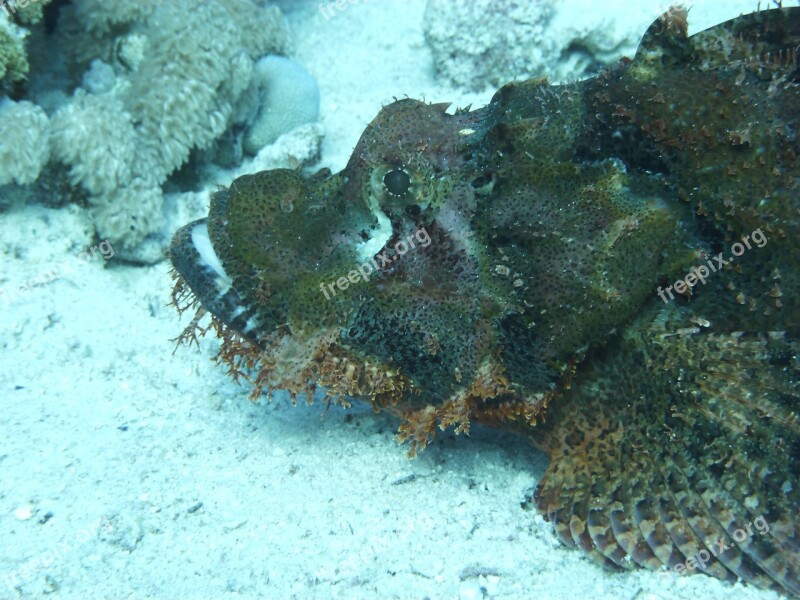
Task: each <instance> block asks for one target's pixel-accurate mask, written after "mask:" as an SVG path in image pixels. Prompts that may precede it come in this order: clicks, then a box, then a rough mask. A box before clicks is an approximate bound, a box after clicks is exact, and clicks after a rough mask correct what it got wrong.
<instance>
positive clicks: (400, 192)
mask: <svg viewBox="0 0 800 600" xmlns="http://www.w3.org/2000/svg"><path fill="white" fill-rule="evenodd" d="M383 185H385V186H386V190H387V191H388V192H389V193H390V194H391V195H392V196H405V195H406V193H407V192H408V190H409V188H410V187H411V177H409V175H408V173H406V171H405V170H404V169H403V168H402V167H401V168H398V169H392V170H391V171H389V172H388V173H386V175H384V176H383Z"/></svg>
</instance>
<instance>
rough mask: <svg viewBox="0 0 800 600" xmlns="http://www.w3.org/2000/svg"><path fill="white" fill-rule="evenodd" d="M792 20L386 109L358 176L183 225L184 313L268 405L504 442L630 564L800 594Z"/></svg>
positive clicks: (747, 23)
mask: <svg viewBox="0 0 800 600" xmlns="http://www.w3.org/2000/svg"><path fill="white" fill-rule="evenodd" d="M799 57H800V8H779V9H775V10H769V11H762V12H758V13H754V14H751V15H747V16H743V17H740V18H737V19H733V20H731V21H728V22H726V23H723V24H721V25H718V26H716V27H713V28H711V29H708V30H706V31H703V32H701V33H698V34H696V35H693V36H692V37H688V36H687V28H686V12H685V11H684V10H683V9H679V8H674V9H671V10H670V11H669V12H667V13H666V14H664V15H663V16H662V17H661V18H659V19H658V20H657V21H656V22H655V23H654V24H653V25H652V26H651V27H650V28H649V29H648V31H647V32H646V34H645V36H644V38H643V40H642V42H641V45H640V47H639V49H638V51H637V53H636V55H635V57H634V58H633V59H632V60H631V59H626V60H623V61H621V62H620V63H619V64H617V65H616V66H614V67H612V68H609V69H607V70H605V71H603V72H602V73H600V74H599V75H598V76H596V77H594V78H592V79H589V80H586V81H581V82H576V83H570V84H566V85H549V84H548V83H547V82H546V81H544V80H542V79H533V80H528V81H520V82H513V83H509V84H508V85H506V86H504V87H502V88H501V89H500V90H498V91H497V93H496V94H495V95H494V97H493V99H492V101H491V103H490V104H489V105H488V106H486V107H484V108H480V109H478V110H469V109H461V110H456V111H452V112H450V113H449V112H448V111H447V108H448V105H447V104H426V103H424V102H419V101H417V100H411V99H405V100H400V101H397V102H394V103H393V104H390V105H389V106H386V107H384V108H383V109H382V110H381V111H380V112H379V113H378V115H377V117H375V119H374V120H373V121H372V123H370V125H369V126H368V127H367V129H366V130H365V131H364V133H363V135H362V136H361V139H360V141H359V142H358V145H357V146H356V148H355V150H354V152H353V155H352V157H351V158H350V161H349V162H348V164H347V166H346V167H345V169H344V170H343V171H341V172H340V173H337V174H332V173H331V172H330V171H329V170H322V171H319V172H318V173H316V174H315V175H313V176H310V177H306V176H303V175H302V174H301V173H299V172H296V171H291V170H274V171H266V172H261V173H256V174H254V175H247V176H244V177H240V178H239V179H236V180H235V181H234V182H233V183H232V184H231V186H230V188H227V189H221V190H220V191H217V192H216V193H214V194H213V196H212V198H211V206H210V210H209V214H208V217H207V218H205V219H202V220H200V221H196V222H194V223H191V224H189V225H187V226H185V227H184V228H182V229H181V230H179V231H178V232H177V233H176V234H175V237H174V239H173V242H172V247H171V259H172V263H173V265H174V267H175V271H176V286H175V289H174V292H173V299H174V302H175V304H176V306H177V307H178V308H179V309H181V310H184V309H186V308H188V307H199V310H198V313H197V316H196V317H195V319H194V320H193V321H192V324H191V325H190V326H189V327H188V328H187V330H186V331H185V332H184V334H183V335H182V336H181V338H180V339H181V340H183V341H191V340H192V339H195V336H196V335H197V334H198V332H201V331H202V332H204V331H205V330H207V329H208V327H206V328H205V329H203V328H201V326H200V320H201V318H202V317H203V315H204V314H207V313H210V315H211V325H210V326H209V327H213V328H214V330H215V332H216V333H217V335H218V336H219V337H220V338H221V348H220V351H219V360H220V361H221V362H223V363H226V364H227V365H228V366H229V368H230V371H231V373H232V374H233V375H234V376H235V377H244V378H246V379H247V380H249V381H250V382H252V384H253V385H254V392H253V393H254V397H257V396H259V395H260V394H262V393H268V392H271V391H275V390H286V391H288V393H289V394H290V395H291V397H292V398H298V397H305V398H306V399H309V400H310V399H311V398H312V397H313V396H314V394H315V392H316V391H319V392H320V394H323V393H324V395H325V401H326V402H331V401H333V402H339V403H341V404H344V405H347V404H348V401H349V399H351V398H357V399H361V400H364V401H366V402H369V403H370V404H371V405H372V407H373V408H374V409H375V410H376V411H380V410H386V411H389V412H391V413H392V414H395V415H397V416H398V417H399V418H400V420H401V423H400V426H399V433H398V436H397V437H398V439H400V440H405V441H408V442H409V443H410V446H409V447H410V453H411V454H412V455H413V454H414V453H415V452H416V451H418V450H419V449H421V448H423V447H424V446H425V445H426V444H427V443H428V442H429V441H430V440H431V438H432V437H433V436H434V435H435V433H436V430H437V429H446V428H451V427H452V428H454V429H455V431H456V432H468V431H469V428H470V425H471V424H473V423H485V424H489V425H495V426H500V427H505V428H510V429H512V430H515V431H517V432H519V433H520V434H522V435H524V436H526V437H527V438H528V439H530V440H531V441H532V442H533V443H534V444H536V445H537V446H539V447H540V448H543V449H544V450H545V451H546V452H547V453H548V454H549V456H550V466H549V469H548V470H547V472H546V474H545V475H544V477H543V478H542V480H541V481H540V482H539V484H538V487H537V490H536V494H535V503H536V505H537V506H538V508H539V510H541V512H542V513H543V514H544V515H545V516H546V518H547V519H548V520H549V521H551V522H552V523H553V524H554V526H555V532H556V534H557V536H558V537H559V538H560V539H561V540H562V541H563V542H564V543H565V544H566V545H568V546H573V547H577V548H580V549H581V550H583V551H584V552H586V553H588V554H589V555H590V556H591V557H592V558H594V559H596V560H597V561H599V562H600V563H603V564H605V565H607V566H609V567H612V568H622V569H628V568H631V567H632V566H634V565H641V566H643V567H647V568H650V569H664V568H666V569H672V570H674V571H676V572H686V573H688V572H692V571H700V572H705V573H707V574H709V575H713V576H715V577H719V578H721V579H724V580H727V581H734V580H736V579H737V578H740V579H742V580H745V581H747V582H751V583H752V584H755V585H757V586H761V587H765V588H772V589H775V590H778V591H779V592H781V593H784V594H789V595H798V594H800V418H799V417H798V413H800V354H798V352H800V337H799V336H800V327H799V325H800V296H799V295H798V289H800V287H799V286H800V256H799V255H798V250H800V162H798V156H799V155H800V122H799V120H800V87H798V86H800V63H799V62H798V58H799Z"/></svg>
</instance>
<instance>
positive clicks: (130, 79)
mask: <svg viewBox="0 0 800 600" xmlns="http://www.w3.org/2000/svg"><path fill="white" fill-rule="evenodd" d="M81 24H85V26H81ZM60 36H61V42H62V45H63V46H64V47H66V48H70V52H71V54H70V57H71V61H72V65H73V68H74V69H77V70H78V71H81V70H82V69H85V68H86V67H89V70H88V71H87V73H86V74H85V75H84V77H83V81H84V87H82V88H78V89H77V90H76V91H75V92H74V95H73V98H72V102H71V103H70V104H68V105H67V106H65V107H64V108H63V109H62V110H60V111H59V112H58V113H57V114H56V115H55V117H54V118H53V146H54V155H55V157H56V158H57V159H58V160H59V161H61V162H62V163H64V164H65V165H67V166H68V167H69V173H70V177H71V179H72V181H73V183H75V184H77V185H81V186H83V187H84V188H85V189H86V191H88V192H89V203H90V206H91V209H92V211H93V214H94V217H95V222H96V226H97V230H98V234H99V235H100V236H101V237H103V238H109V239H111V240H112V241H113V242H114V243H115V247H118V248H119V252H120V254H121V255H124V256H126V257H127V258H129V259H134V260H143V261H146V262H151V261H153V260H158V259H159V258H160V252H157V251H156V248H157V247H158V244H157V243H156V244H153V243H152V242H153V240H149V242H148V244H146V245H145V246H142V242H143V241H144V240H146V239H147V238H148V237H155V238H157V239H161V240H162V242H163V240H164V236H165V235H166V233H167V232H166V231H165V229H164V223H163V196H162V190H161V186H162V185H163V184H164V182H165V181H166V180H167V178H168V177H169V176H170V174H172V173H173V172H174V171H175V170H176V169H177V168H179V167H181V166H182V165H183V164H184V163H186V161H187V160H188V159H189V157H190V153H191V152H193V151H202V150H205V149H208V148H209V147H210V146H211V145H212V144H213V143H214V142H215V141H216V140H217V139H218V138H220V137H221V136H222V135H223V134H224V133H225V132H226V131H227V130H228V129H229V128H230V127H231V126H232V124H233V122H234V120H235V113H236V111H237V110H241V106H240V100H241V97H242V96H243V93H244V92H245V90H247V88H248V87H249V86H250V83H251V78H252V74H253V63H254V61H255V60H256V59H258V58H259V57H260V56H262V55H264V54H268V53H271V52H281V51H285V50H286V48H287V44H288V41H287V32H286V29H285V25H284V23H283V21H282V17H281V15H280V12H279V11H278V10H277V9H276V8H272V9H262V8H259V7H258V6H256V5H255V4H254V3H252V2H250V1H249V0H236V1H233V2H220V1H217V0H212V1H209V2H205V1H199V0H181V1H176V2H137V3H130V2H106V1H103V2H100V1H98V0H81V1H77V2H74V3H73V4H72V5H71V6H70V7H68V8H66V9H65V10H64V14H63V16H62V19H61V33H60ZM90 63H91V66H90ZM81 65H84V66H83V67H81ZM112 70H113V73H112ZM145 247H146V248H147V250H146V251H145V250H144V248H145Z"/></svg>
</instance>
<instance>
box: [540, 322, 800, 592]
mask: <svg viewBox="0 0 800 600" xmlns="http://www.w3.org/2000/svg"><path fill="white" fill-rule="evenodd" d="M673 329H674V330H675V331H677V330H678V329H679V328H678V327H677V326H676V327H674V328H672V327H669V326H667V325H665V324H664V323H663V322H659V324H657V325H650V326H648V327H646V329H645V330H644V331H643V330H642V329H639V330H636V329H632V330H631V332H630V333H629V334H627V335H626V336H625V338H624V339H623V340H621V341H620V342H619V343H618V345H617V346H616V347H615V348H613V349H609V350H610V351H609V352H606V353H604V354H603V356H604V358H603V359H595V360H594V361H593V363H592V365H591V368H589V369H588V371H587V372H586V373H585V374H583V375H582V376H581V378H580V381H576V382H575V384H574V385H573V387H572V390H573V391H572V392H570V394H569V395H568V396H566V397H564V398H561V399H559V400H556V401H554V402H553V403H552V405H551V407H550V411H549V413H548V420H547V423H546V424H545V425H543V426H539V427H538V428H537V429H538V430H539V432H538V433H539V435H542V434H544V442H543V444H542V445H543V446H544V447H545V449H546V450H547V451H548V453H549V454H550V456H551V459H552V462H551V465H550V468H549V469H548V471H547V472H546V473H545V476H544V477H543V478H542V480H541V481H540V482H539V486H538V489H537V492H536V501H537V505H538V507H539V509H540V510H541V511H542V512H543V513H544V514H545V516H546V517H547V518H548V519H549V520H551V521H552V522H553V523H554V525H555V528H556V532H557V533H558V535H559V537H560V538H561V539H562V540H563V541H565V542H567V543H568V544H570V545H577V546H579V547H581V548H582V549H584V550H586V551H587V552H589V554H590V555H591V556H592V557H593V558H595V559H596V560H598V561H599V562H602V563H604V564H618V565H623V566H624V565H625V564H626V563H627V562H629V561H632V562H635V563H637V564H640V565H642V566H645V567H648V568H651V569H656V568H660V567H661V566H662V565H664V566H666V567H668V568H672V569H676V568H677V569H678V570H679V571H685V572H692V571H695V570H696V571H702V572H705V573H707V574H709V575H713V576H715V577H718V578H720V579H723V580H727V581H733V580H735V579H736V578H741V579H743V580H745V581H748V582H750V583H753V584H754V585H757V586H759V587H766V588H772V589H775V590H777V591H779V592H782V593H785V594H800V418H798V412H800V376H799V375H800V361H799V360H798V358H797V357H798V356H800V341H798V340H795V339H790V338H789V337H787V336H786V335H784V334H781V333H773V334H763V335H755V334H753V335H745V334H711V333H705V334H703V333H700V334H694V335H678V334H676V333H674V332H673ZM723 548H725V549H724V551H723ZM698 559H699V560H698ZM687 565H688V566H690V567H694V568H686V567H687ZM682 567H683V568H682Z"/></svg>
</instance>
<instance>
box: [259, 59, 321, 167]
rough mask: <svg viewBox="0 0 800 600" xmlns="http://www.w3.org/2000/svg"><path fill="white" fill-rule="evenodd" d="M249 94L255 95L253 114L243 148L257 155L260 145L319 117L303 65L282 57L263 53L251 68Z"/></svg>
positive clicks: (312, 82) (314, 86) (314, 85)
mask: <svg viewBox="0 0 800 600" xmlns="http://www.w3.org/2000/svg"><path fill="white" fill-rule="evenodd" d="M251 88H252V89H251V91H250V92H249V93H252V94H256V95H257V96H258V98H259V99H258V100H256V101H255V102H252V104H253V105H255V109H256V111H257V112H256V114H255V115H253V116H252V117H251V118H250V119H249V127H248V128H247V130H246V132H245V136H244V150H245V152H247V153H248V154H252V155H255V154H258V151H259V150H261V148H263V147H264V146H267V145H269V144H271V143H272V142H274V141H275V140H277V139H278V138H279V137H280V136H281V135H282V134H284V133H287V132H289V131H291V130H292V129H294V128H295V127H298V126H299V125H304V124H306V123H312V122H314V121H316V120H317V118H318V117H319V86H318V85H317V82H316V80H315V79H314V77H313V76H312V75H311V74H310V73H309V72H308V71H306V70H305V69H304V68H303V67H301V66H300V65H298V64H297V63H296V62H294V61H293V60H291V59H288V58H286V57H284V56H274V55H273V56H265V57H264V58H262V59H261V60H259V61H258V62H257V63H256V64H255V67H254V70H253V82H252V84H251Z"/></svg>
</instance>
